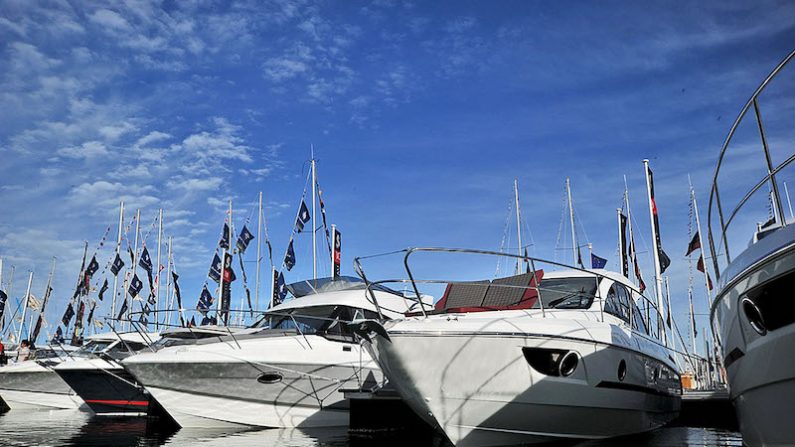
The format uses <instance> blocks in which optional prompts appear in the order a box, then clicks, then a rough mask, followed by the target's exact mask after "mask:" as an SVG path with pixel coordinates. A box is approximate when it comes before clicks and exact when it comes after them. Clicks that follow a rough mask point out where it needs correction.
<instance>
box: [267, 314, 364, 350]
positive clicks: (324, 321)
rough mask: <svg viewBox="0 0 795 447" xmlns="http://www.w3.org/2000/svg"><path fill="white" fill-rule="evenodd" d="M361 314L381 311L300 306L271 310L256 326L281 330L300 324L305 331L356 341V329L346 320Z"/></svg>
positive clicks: (331, 337)
mask: <svg viewBox="0 0 795 447" xmlns="http://www.w3.org/2000/svg"><path fill="white" fill-rule="evenodd" d="M360 318H372V319H376V318H378V314H376V313H375V312H372V311H370V310H366V309H357V308H353V307H348V306H312V307H300V308H293V309H286V310H285V311H283V312H278V313H277V314H267V315H266V316H265V318H263V319H262V320H260V321H259V322H257V324H256V325H255V326H256V327H263V328H264V327H269V328H270V329H277V330H290V329H296V328H297V329H298V330H299V331H300V332H301V333H302V334H304V335H309V334H314V335H320V336H323V337H326V338H328V339H331V340H338V341H346V342H352V341H353V340H354V336H353V332H352V331H351V330H350V328H349V327H348V325H347V324H345V323H347V322H349V321H352V320H354V319H360Z"/></svg>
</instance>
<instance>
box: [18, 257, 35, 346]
mask: <svg viewBox="0 0 795 447" xmlns="http://www.w3.org/2000/svg"><path fill="white" fill-rule="evenodd" d="M32 284H33V271H31V272H30V276H28V288H27V290H26V291H25V304H24V305H23V306H22V319H21V320H20V321H21V322H20V323H19V330H18V331H17V346H19V344H20V343H21V342H22V327H23V326H24V325H25V314H26V313H27V310H28V301H29V300H30V286H31V285H32Z"/></svg>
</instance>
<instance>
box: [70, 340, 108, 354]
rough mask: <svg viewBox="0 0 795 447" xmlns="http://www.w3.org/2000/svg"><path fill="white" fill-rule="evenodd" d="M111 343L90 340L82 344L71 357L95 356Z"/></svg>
mask: <svg viewBox="0 0 795 447" xmlns="http://www.w3.org/2000/svg"><path fill="white" fill-rule="evenodd" d="M112 343H113V342H112V341H106V340H91V341H89V342H88V343H86V344H84V345H83V346H82V347H81V348H80V349H78V350H77V351H75V352H74V354H72V355H83V356H85V355H91V354H97V353H100V352H102V351H104V350H105V349H107V348H108V346H110V345H111V344H112Z"/></svg>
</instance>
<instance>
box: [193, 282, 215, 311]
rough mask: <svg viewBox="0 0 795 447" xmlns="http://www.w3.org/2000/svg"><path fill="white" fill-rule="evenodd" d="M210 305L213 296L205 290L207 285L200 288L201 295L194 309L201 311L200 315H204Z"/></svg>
mask: <svg viewBox="0 0 795 447" xmlns="http://www.w3.org/2000/svg"><path fill="white" fill-rule="evenodd" d="M212 305H213V295H212V294H211V293H210V290H209V289H207V284H205V285H204V287H203V288H202V293H201V295H200V296H199V303H198V304H197V305H196V308H197V309H199V310H200V311H202V315H206V314H207V311H208V310H210V306H212Z"/></svg>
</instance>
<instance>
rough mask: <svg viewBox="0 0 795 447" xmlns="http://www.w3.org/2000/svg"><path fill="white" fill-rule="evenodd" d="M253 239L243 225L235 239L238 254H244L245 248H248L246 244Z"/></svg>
mask: <svg viewBox="0 0 795 447" xmlns="http://www.w3.org/2000/svg"><path fill="white" fill-rule="evenodd" d="M253 239H254V235H253V234H251V232H250V231H248V228H247V227H246V226H245V225H243V229H242V230H240V236H238V237H237V250H238V251H239V252H240V253H245V251H246V248H248V244H249V243H250V242H251V241H252V240H253Z"/></svg>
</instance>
